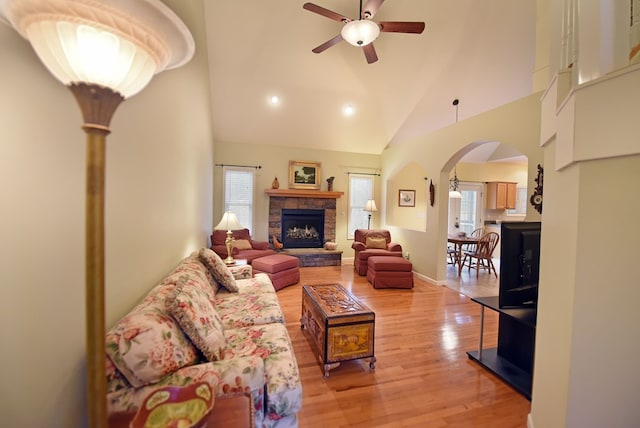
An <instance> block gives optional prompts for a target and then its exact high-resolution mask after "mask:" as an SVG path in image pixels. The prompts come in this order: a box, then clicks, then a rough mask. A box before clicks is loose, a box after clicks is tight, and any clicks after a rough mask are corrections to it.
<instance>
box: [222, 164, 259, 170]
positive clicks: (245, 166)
mask: <svg viewBox="0 0 640 428" xmlns="http://www.w3.org/2000/svg"><path fill="white" fill-rule="evenodd" d="M216 166H237V167H240V168H255V169H262V165H233V164H230V163H217V164H216Z"/></svg>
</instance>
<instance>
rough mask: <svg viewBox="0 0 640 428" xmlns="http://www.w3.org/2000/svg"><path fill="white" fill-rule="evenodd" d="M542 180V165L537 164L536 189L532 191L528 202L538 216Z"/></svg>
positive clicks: (540, 207)
mask: <svg viewBox="0 0 640 428" xmlns="http://www.w3.org/2000/svg"><path fill="white" fill-rule="evenodd" d="M543 180H544V168H543V167H542V165H540V164H538V175H537V176H536V180H535V182H536V187H535V189H533V193H532V194H531V197H530V198H529V202H531V205H533V207H534V208H535V209H536V211H538V212H539V213H540V214H542V184H543Z"/></svg>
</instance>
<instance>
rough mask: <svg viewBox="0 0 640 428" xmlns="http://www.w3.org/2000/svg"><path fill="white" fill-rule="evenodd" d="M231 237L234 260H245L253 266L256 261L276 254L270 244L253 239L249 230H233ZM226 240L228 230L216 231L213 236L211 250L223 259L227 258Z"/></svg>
mask: <svg viewBox="0 0 640 428" xmlns="http://www.w3.org/2000/svg"><path fill="white" fill-rule="evenodd" d="M231 236H232V237H233V247H232V249H231V256H233V258H234V259H245V260H247V263H249V264H251V262H252V261H253V260H254V259H257V258H259V257H264V256H270V255H271V254H275V253H276V252H275V251H274V250H272V249H271V248H270V247H269V243H268V242H266V241H254V240H253V239H251V234H250V233H249V229H240V230H232V231H231ZM226 240H227V231H226V230H214V231H213V233H212V234H211V249H212V250H213V251H214V252H215V253H216V254H217V255H219V256H220V257H222V258H223V259H224V258H226V257H227V245H226V244H225V242H226Z"/></svg>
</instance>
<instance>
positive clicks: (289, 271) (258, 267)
mask: <svg viewBox="0 0 640 428" xmlns="http://www.w3.org/2000/svg"><path fill="white" fill-rule="evenodd" d="M298 264H299V262H298V258H297V257H293V256H287V255H286V254H272V255H270V256H265V257H260V258H257V259H254V260H253V261H252V262H251V267H252V268H253V273H254V274H256V273H260V272H263V273H266V274H267V275H268V276H269V278H271V282H272V283H273V288H275V289H276V291H277V290H280V289H281V288H284V287H286V286H288V285H293V284H296V283H298V282H299V281H300V269H298Z"/></svg>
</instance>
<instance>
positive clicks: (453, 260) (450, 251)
mask: <svg viewBox="0 0 640 428" xmlns="http://www.w3.org/2000/svg"><path fill="white" fill-rule="evenodd" d="M447 256H448V257H449V260H448V261H447V264H448V265H454V266H455V265H456V264H457V263H458V250H457V249H456V247H455V246H451V245H447Z"/></svg>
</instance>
